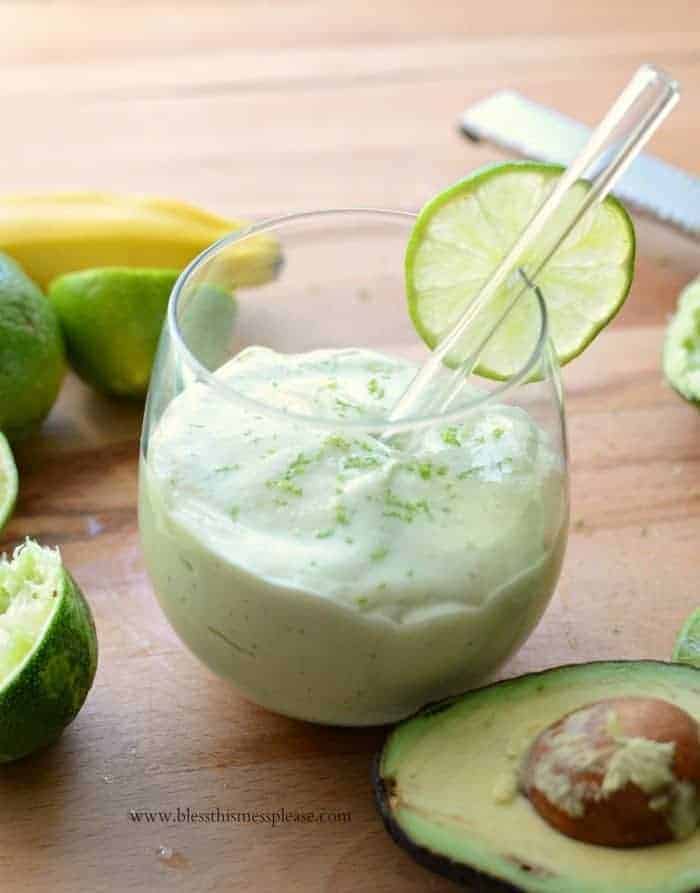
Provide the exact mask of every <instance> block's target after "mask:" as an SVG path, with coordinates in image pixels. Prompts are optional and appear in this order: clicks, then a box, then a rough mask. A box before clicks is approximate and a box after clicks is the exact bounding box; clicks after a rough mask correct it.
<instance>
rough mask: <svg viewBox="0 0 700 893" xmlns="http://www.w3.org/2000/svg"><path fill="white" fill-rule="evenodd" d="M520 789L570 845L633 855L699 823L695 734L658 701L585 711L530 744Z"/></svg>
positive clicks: (606, 703)
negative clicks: (573, 841)
mask: <svg viewBox="0 0 700 893" xmlns="http://www.w3.org/2000/svg"><path fill="white" fill-rule="evenodd" d="M520 785H521V788H522V790H523V793H524V794H525V795H526V796H527V797H528V798H529V800H530V802H531V803H532V805H533V807H534V808H535V809H536V810H537V812H538V813H539V814H540V816H541V817H542V818H543V819H544V820H545V821H546V822H548V823H549V824H550V825H551V826H552V827H554V828H556V829H557V830H558V831H560V832H561V833H562V834H565V835H567V836H568V837H572V838H574V839H576V840H580V841H583V842H585V843H590V844H598V845H601V846H608V847H639V846H649V845H654V844H660V843H665V842H668V841H671V840H674V839H681V838H684V837H687V836H689V835H690V834H692V833H693V832H694V831H695V829H696V828H697V825H698V821H699V820H700V799H699V795H700V727H699V726H698V723H697V722H696V721H695V720H694V719H693V718H692V717H691V716H690V715H689V714H688V713H686V712H685V711H684V710H681V709H680V708H679V707H676V706H675V705H673V704H671V703H669V702H668V701H664V700H661V699H657V698H644V697H621V698H612V699H608V700H601V701H597V702H595V703H593V704H587V705H586V706H584V707H581V708H579V709H577V710H575V711H573V712H571V713H568V714H567V715H565V716H564V717H563V718H561V719H559V720H558V721H557V722H554V723H552V724H551V725H550V726H548V728H546V729H545V730H544V731H543V732H542V733H541V734H540V735H539V736H538V737H537V738H536V739H535V741H534V742H533V744H532V745H531V747H530V748H529V750H528V752H527V753H526V755H525V758H524V761H523V764H522V767H521V776H520Z"/></svg>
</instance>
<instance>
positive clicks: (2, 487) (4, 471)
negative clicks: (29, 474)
mask: <svg viewBox="0 0 700 893" xmlns="http://www.w3.org/2000/svg"><path fill="white" fill-rule="evenodd" d="M17 486H18V478H17V466H16V465H15V460H14V458H13V456H12V450H11V449H10V445H9V443H8V442H7V438H6V437H5V435H4V434H2V433H0V530H2V529H3V527H4V526H5V524H7V522H8V521H9V520H10V515H11V514H12V510H13V509H14V507H15V500H16V499H17Z"/></svg>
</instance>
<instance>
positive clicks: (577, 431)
mask: <svg viewBox="0 0 700 893" xmlns="http://www.w3.org/2000/svg"><path fill="white" fill-rule="evenodd" d="M124 6H125V5H124V4H121V3H120V4H108V3H104V4H103V3H96V4H90V6H84V7H81V6H76V5H71V4H66V3H62V2H59V3H52V4H50V5H44V4H35V3H32V4H27V3H23V2H17V3H14V2H9V3H5V4H3V5H2V9H0V46H1V47H2V49H3V54H2V58H3V60H4V61H3V62H2V63H0V99H2V100H3V108H4V112H3V122H4V125H5V126H4V127H3V131H4V133H5V134H8V135H11V134H14V135H15V136H14V138H9V137H7V136H4V137H3V155H4V165H3V171H2V172H1V173H0V189H2V191H5V192H9V191H22V190H30V189H56V188H61V187H66V186H70V187H84V188H89V187H102V188H104V187H105V186H109V187H111V188H114V189H122V190H128V191H138V190H144V191H156V192H164V193H171V194H176V195H180V196H181V197H183V198H192V199H194V200H197V201H200V202H202V203H203V204H206V205H209V206H211V207H213V208H214V209H218V210H222V211H223V210H228V212H229V213H232V212H235V213H241V214H242V213H244V212H246V211H247V212H248V213H250V214H251V215H253V216H265V215H270V214H274V213H278V212H280V211H289V210H293V209H296V208H302V207H309V206H313V205H317V206H333V205H336V206H338V205H340V206H342V205H344V204H345V205H361V204H374V205H384V206H394V207H410V208H414V207H417V206H418V205H420V204H421V202H422V201H424V200H425V199H426V198H427V197H428V196H429V195H430V194H431V193H433V192H435V191H436V190H437V189H439V188H441V187H442V186H444V185H446V183H448V182H450V181H451V180H454V179H456V178H457V177H458V176H459V175H460V174H461V173H463V172H464V171H466V170H469V169H470V168H471V167H474V166H475V165H476V164H480V163H483V162H485V161H488V160H491V159H492V158H493V157H494V153H493V152H492V151H490V150H487V149H484V148H480V147H473V146H468V145H466V144H465V143H464V142H463V141H462V140H461V139H460V138H459V137H458V136H457V135H456V133H455V132H454V131H453V129H452V127H453V121H454V119H455V117H456V115H457V113H458V112H459V111H460V110H461V109H462V108H463V107H464V106H465V105H466V104H467V103H468V102H469V101H473V100H474V99H476V98H480V97H482V96H485V95H486V94H487V93H489V92H490V91H492V90H494V89H497V88H499V87H503V86H518V87H519V88H520V89H522V90H524V91H525V92H527V93H528V94H529V95H531V96H532V97H533V98H534V99H537V100H540V101H544V102H548V103H549V104H551V105H554V106H557V107H559V108H561V109H562V110H564V111H569V112H570V113H572V114H579V115H580V116H581V117H583V118H584V119H586V120H588V121H592V120H593V119H594V117H595V115H596V114H597V113H599V112H600V111H601V109H602V108H603V107H604V105H605V103H606V102H607V101H608V100H609V99H611V98H612V96H613V94H614V92H615V90H617V89H619V88H620V87H621V86H622V84H623V82H624V81H625V79H626V78H627V76H628V74H629V73H630V71H631V70H632V68H633V67H634V65H636V64H637V62H638V61H640V59H641V58H649V59H651V60H653V61H658V62H661V63H662V64H665V65H666V66H667V67H668V68H670V69H671V70H673V71H674V73H676V74H678V75H679V76H680V77H681V78H682V79H683V80H684V81H685V86H686V98H685V99H684V103H683V104H682V105H681V107H680V110H679V111H678V112H677V113H676V114H675V115H674V116H673V117H672V118H671V119H670V120H669V122H668V124H667V125H666V126H665V128H664V129H663V130H662V132H661V133H660V135H659V140H658V143H657V144H656V145H657V147H658V149H659V150H660V151H662V153H663V154H664V155H665V157H667V158H668V159H669V160H672V161H675V162H677V163H679V164H684V165H685V166H686V167H688V168H690V169H691V170H692V169H694V170H695V171H696V172H698V167H697V155H696V151H697V145H698V141H697V136H698V129H697V120H695V119H694V118H693V115H692V114H691V112H692V111H693V109H694V108H695V109H696V108H697V107H698V102H700V75H699V72H700V67H699V65H698V61H697V54H696V53H695V50H696V49H697V44H698V33H697V27H698V23H697V20H696V19H697V17H696V16H695V11H694V10H693V9H691V6H692V4H691V5H688V4H687V3H682V2H680V0H669V2H668V3H665V4H664V5H663V8H659V9H658V10H657V11H656V12H652V7H653V4H642V7H640V5H639V4H638V3H632V2H621V3H618V4H616V5H615V8H614V9H612V8H611V7H610V4H609V3H591V4H586V5H585V15H584V7H583V6H579V5H577V4H559V6H558V7H557V10H556V14H555V12H554V11H553V9H552V6H551V4H550V3H548V2H545V0H537V2H533V3H530V4H527V7H526V10H527V15H525V14H524V13H523V11H522V10H523V9H524V7H522V6H521V4H517V3H504V4H502V5H501V7H502V8H499V9H498V10H495V11H494V10H489V9H484V10H482V11H476V10H471V11H470V14H469V15H465V12H464V4H463V3H456V2H442V3H437V4H436V3H431V4H421V3H417V4H405V3H402V4H399V3H397V2H393V0H385V2H383V3H379V4H372V5H371V11H370V7H369V6H368V7H367V8H366V9H365V7H364V6H363V5H362V4H359V5H357V6H356V7H354V9H355V12H352V11H350V8H351V7H353V5H352V4H345V3H344V4H340V3H338V4H321V3H313V2H301V0H290V2H289V3H285V4H280V5H279V7H278V8H276V9H274V10H273V6H274V5H270V4H256V3H252V2H241V3H236V4H231V5H230V6H229V5H227V4H216V3H212V4H209V5H207V6H203V5H201V4H197V5H195V4H188V3H169V4H168V5H167V7H166V6H158V5H157V4H144V3H140V4H138V5H134V6H133V7H130V8H128V9H125V8H124ZM127 6H128V5H127ZM360 7H362V8H360ZM611 16H612V17H614V20H613V19H612V18H611ZM669 21H671V22H673V23H674V24H673V29H672V30H669V26H668V24H667V23H668V22H669ZM606 29H607V30H606ZM693 53H695V55H693ZM582 72H583V73H584V74H585V76H586V81H585V87H584V85H583V81H582ZM126 100H128V101H126ZM684 108H685V109H686V113H684V112H683V109H684ZM419 111H420V121H418V118H417V117H416V115H417V114H418V112H419ZM19 134H21V136H22V138H21V139H20V138H18V135H19ZM47 135H49V136H50V139H47ZM693 146H695V149H693ZM340 172H343V173H342V175H341V174H340ZM699 254H700V252H699V251H698V246H697V244H696V243H692V242H691V241H689V240H687V239H684V238H683V237H680V236H676V235H675V234H673V233H671V232H669V231H667V230H666V229H664V228H662V227H661V226H659V225H656V224H653V223H649V222H644V221H641V222H640V224H639V261H638V269H637V278H636V281H635V285H634V287H633V292H632V295H631V297H630V299H629V301H628V304H627V305H626V307H625V309H624V310H623V312H622V313H621V315H620V317H619V318H618V320H616V321H615V323H614V324H613V326H612V327H611V328H610V329H609V330H608V331H607V332H605V333H604V334H603V335H602V336H601V337H600V338H599V340H598V341H596V342H595V343H594V345H592V346H591V348H590V349H589V350H588V351H586V353H585V354H584V355H583V356H582V357H581V358H579V359H578V360H577V361H576V362H575V363H574V364H572V366H571V367H570V368H569V369H567V370H566V374H565V383H566V392H567V408H568V418H569V435H570V444H571V475H572V504H573V514H572V528H571V536H570V542H569V548H568V552H567V556H566V562H565V567H564V572H563V575H562V578H561V582H560V585H559V587H558V591H557V594H556V596H555V598H554V600H553V601H552V604H551V606H550V608H549V610H548V612H547V614H546V616H545V618H544V620H543V621H542V623H541V624H540V626H539V627H538V629H537V630H536V632H535V633H534V635H533V636H532V638H531V639H530V640H529V642H528V643H527V644H526V645H525V647H524V648H523V649H522V651H521V652H520V653H519V654H518V655H517V656H516V657H515V658H514V659H513V660H512V661H511V662H510V664H509V665H508V666H507V667H506V668H505V669H504V671H503V675H511V674H515V673H520V672H523V671H527V670H533V669H539V668H542V667H545V666H550V665H554V664H558V663H562V662H571V661H585V660H591V659H600V658H619V657H625V658H631V657H658V658H664V657H668V656H669V654H670V651H671V647H672V643H673V640H674V636H675V634H676V631H677V629H678V628H679V626H680V625H681V622H682V621H683V619H684V618H685V617H686V615H687V614H688V613H689V612H690V611H691V609H693V608H694V607H696V606H697V605H698V604H700V588H699V587H698V571H699V570H700V559H699V557H698V556H699V554H700V549H699V545H698V543H699V542H700V413H699V412H698V411H697V410H696V409H694V408H693V407H691V406H689V405H687V404H685V403H684V402H683V401H681V400H680V399H679V398H678V397H677V396H675V395H674V394H673V393H672V392H671V391H670V390H669V388H668V387H667V386H666V385H665V384H664V383H663V381H662V378H661V374H660V366H659V352H660V347H661V340H662V333H663V326H664V322H665V318H666V316H667V314H668V313H669V311H670V310H671V308H672V307H673V305H674V302H675V298H676V295H677V293H678V290H679V288H680V287H681V286H682V285H683V284H684V283H685V282H687V281H688V280H689V279H690V278H691V277H692V276H693V275H696V274H697V273H698V272H700V257H699ZM140 415H141V408H140V407H139V406H136V405H132V404H124V403H118V402H112V401H109V400H106V399H104V398H101V397H98V396H95V395H94V394H92V393H91V392H90V391H89V390H88V389H86V388H85V387H84V386H83V385H82V384H80V383H79V382H78V381H77V380H76V379H75V378H73V377H70V378H69V379H68V381H67V383H66V385H65V388H64V390H63V392H62V394H61V397H60V399H59V402H58V403H57V405H56V407H55V409H54V411H53V413H52V415H51V417H50V419H49V420H48V422H47V424H46V425H45V427H44V429H43V431H42V432H41V434H40V435H39V436H38V437H36V438H34V440H32V441H31V442H29V443H26V444H25V445H23V446H22V447H21V449H19V450H18V452H17V458H18V462H19V465H20V470H21V494H20V500H19V504H18V507H17V512H16V514H15V516H14V518H13V520H12V521H11V523H10V525H9V526H8V527H7V528H6V530H5V531H4V532H3V534H2V542H1V543H0V545H1V546H2V547H3V548H11V547H12V546H13V545H14V544H15V543H17V542H18V541H20V540H21V539H22V538H23V537H24V536H25V535H30V536H33V537H36V538H38V539H40V540H41V541H42V542H45V543H50V544H58V545H60V546H61V549H62V552H63V555H64V559H65V561H66V563H67V565H68V566H69V567H70V568H71V570H72V571H73V573H74V575H75V577H76V578H77V580H78V581H79V583H80V585H81V586H82V588H83V589H84V591H85V592H86V594H87V595H88V597H89V599H90V602H91V604H92V606H93V609H94V613H95V616H96V621H97V626H98V633H99V640H100V665H99V671H98V675H97V679H96V682H95V686H94V688H93V691H92V693H91V695H90V697H89V699H88V701H87V704H86V706H85V708H84V710H83V711H82V713H81V714H80V716H79V717H78V719H77V720H76V721H75V723H74V724H73V725H72V726H71V727H70V728H69V730H68V731H67V732H66V733H65V735H64V736H63V738H62V739H61V740H60V741H59V743H57V744H56V745H55V746H53V747H51V748H50V749H49V750H47V751H45V752H43V753H41V754H38V755H36V756H34V757H31V758H28V759H26V760H24V761H22V762H20V763H18V764H15V765H11V766H6V767H2V768H0V886H1V887H2V890H3V891H8V893H15V891H23V893H24V891H29V893H39V891H41V893H43V891H45V890H48V889H51V890H52V891H54V893H69V891H70V893H73V891H76V893H82V891H91V893H101V891H132V890H133V891H141V890H152V891H161V890H162V891H165V890H171V889H174V890H186V891H197V893H205V891H224V890H243V891H248V890H251V891H260V893H267V891H271V893H272V891H279V890H282V891H305V893H306V891H313V893H316V891H332V893H346V891H347V893H350V891H353V893H355V891H359V890H372V891H375V893H385V891H401V893H411V891H416V893H418V891H426V890H436V891H437V890H448V889H451V887H450V885H449V884H448V883H447V882H443V881H442V880H441V879H438V878H433V877H432V876H431V875H430V874H429V873H427V872H426V871H425V870H423V869H422V868H419V867H418V866H416V865H414V864H413V863H412V861H411V860H410V859H409V857H408V856H406V855H405V854H404V853H403V852H401V851H400V850H398V849H397V848H396V847H395V846H394V844H393V843H392V842H391V841H390V840H389V838H388V836H387V835H386V834H385V832H384V831H383V829H382V827H381V824H380V822H379V819H378V818H377V815H376V813H375V809H374V806H373V802H372V793H371V787H370V783H369V773H370V763H371V759H372V755H373V754H374V752H375V751H376V750H377V748H378V747H379V745H380V743H381V740H382V736H383V730H381V729H373V730H363V731H348V730H337V729H328V728H320V727H314V726H310V725H306V724H303V723H300V722H293V721H290V720H286V719H283V718H280V717H278V716H274V715H272V714H270V713H267V712H265V711H264V710H261V709H259V708H257V707H255V706H253V705H252V704H250V703H247V702H246V701H245V700H243V699H242V698H241V697H240V696H239V695H238V694H237V693H236V691H235V690H234V689H232V688H231V687H230V686H229V685H227V684H226V683H225V682H223V681H221V680H219V679H217V678H215V677H214V676H213V675H211V674H210V673H209V672H208V671H207V670H206V669H205V668H204V667H203V666H201V665H200V664H199V663H198V662H197V661H196V660H195V659H194V658H193V657H191V656H190V655H189V653H188V652H186V651H185V649H184V648H183V647H182V646H181V645H180V644H179V642H178V641H177V640H176V638H175V636H174V634H173V633H172V632H171V630H170V629H169V627H168V625H167V623H166V622H165V620H164V618H163V617H162V615H161V613H160V611H159V609H158V607H157V605H156V603H155V601H154V599H153V596H152V594H151V590H150V587H149V583H148V580H147V578H146V576H145V572H144V567H143V561H142V557H141V554H140V550H139V542H138V533H137V525H136V508H135V504H136V470H137V438H138V433H139V425H140ZM217 808H218V809H219V810H220V811H221V812H222V813H223V812H226V811H229V812H232V813H246V812H249V813H258V814H260V813H264V812H274V811H279V810H286V811H287V812H288V813H294V812H295V811H296V812H303V813H306V814H309V815H310V818H311V819H312V820H310V821H307V822H303V823H301V822H294V821H290V822H286V823H283V824H280V825H278V826H276V827H272V826H271V825H270V824H269V823H267V822H265V823H263V822H253V821H252V820H251V821H250V822H248V823H244V822H238V823H236V822H223V821H221V822H217V821H209V822H203V821H199V822H192V821H191V820H190V821H186V820H183V821H180V822H179V823H174V822H173V821H172V820H171V821H170V822H168V821H167V820H166V817H165V815H164V816H162V817H159V816H158V813H163V814H165V813H169V812H170V813H174V814H177V810H178V809H179V810H180V811H181V813H182V814H185V815H186V814H187V810H188V809H189V810H190V813H192V812H207V813H210V812H211V811H212V810H214V811H215V810H216V809H217ZM143 810H145V811H150V812H151V813H153V814H154V815H153V820H151V819H149V818H147V817H146V816H145V815H143V814H141V812H140V811H143ZM132 811H137V812H139V814H140V815H141V819H140V821H137V820H135V819H134V818H133V817H132Z"/></svg>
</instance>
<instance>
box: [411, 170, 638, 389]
mask: <svg viewBox="0 0 700 893" xmlns="http://www.w3.org/2000/svg"><path fill="white" fill-rule="evenodd" d="M562 170H563V168H561V167H560V166H558V165H549V164H539V163H536V162H530V161H526V162H508V163H506V164H496V165H493V166H491V167H487V168H482V169H480V170H478V171H475V172H474V173H473V174H471V176H469V177H467V178H466V179H465V180H462V181H461V182H459V183H456V184H455V185H454V186H452V187H450V188H449V189H447V190H446V191H445V192H443V193H441V194H440V195H438V196H437V197H436V198H434V199H433V200H432V201H430V202H429V203H428V204H427V205H426V206H425V207H424V208H423V210H422V211H421V213H420V214H419V216H418V219H417V221H416V225H415V227H414V229H413V233H412V235H411V239H410V241H409V244H408V249H407V252H406V290H407V295H408V305H409V312H410V314H411V318H412V320H413V323H414V325H415V326H416V329H417V330H418V332H419V333H420V335H421V337H422V338H423V339H424V341H425V342H426V343H427V344H428V345H429V346H430V347H434V346H435V345H436V344H437V343H438V342H439V341H440V339H441V338H442V337H443V336H444V335H445V334H446V333H447V332H448V331H449V329H450V328H451V327H452V325H453V324H454V322H455V320H456V319H457V318H458V317H459V316H460V314H461V313H462V312H463V311H464V309H465V308H466V307H467V305H468V304H469V302H470V301H471V300H472V298H473V297H474V295H475V294H476V293H477V292H478V291H479V289H480V288H481V286H482V285H483V284H484V282H485V281H486V280H487V278H488V277H489V275H490V274H491V273H492V272H493V270H494V269H495V268H496V266H497V264H498V263H499V261H500V260H501V259H502V258H503V257H504V256H505V254H506V253H507V252H508V250H509V249H510V248H511V246H512V245H513V243H514V242H515V240H516V238H517V237H518V235H519V234H520V232H521V231H522V230H523V229H524V227H525V226H526V224H527V223H528V221H529V220H530V219H531V218H532V216H533V214H534V213H535V211H536V209H537V208H538V206H539V205H540V203H541V202H542V200H543V199H544V198H545V196H546V195H547V194H548V193H549V192H550V191H551V190H552V189H553V188H554V185H555V183H556V180H557V178H558V177H559V176H561V173H562ZM589 188H590V187H589V185H588V184H587V183H585V182H584V181H581V182H579V183H578V184H576V186H575V187H573V189H572V190H570V192H569V194H568V196H567V197H566V200H565V207H564V208H563V209H562V210H561V211H560V212H559V215H557V219H555V220H553V221H552V222H551V223H550V224H549V226H553V227H556V226H557V225H559V226H561V220H562V217H561V216H560V215H564V214H567V210H566V208H567V207H568V203H569V202H575V201H579V200H580V198H581V197H582V195H583V194H585V192H586V190H588V189H589ZM557 220H558V221H559V224H558V223H557ZM550 232H551V231H550V230H549V229H545V231H544V233H542V236H541V238H540V239H539V240H538V243H537V244H536V245H535V246H534V247H533V248H532V250H531V251H530V252H529V253H528V254H527V255H525V256H524V257H523V266H524V267H525V268H526V269H527V268H528V261H530V262H534V261H535V260H536V258H538V257H541V256H542V253H543V250H544V247H545V246H546V245H548V244H550V243H551V235H548V233H550ZM634 253H635V238H634V227H633V225H632V221H631V220H630V217H629V214H628V213H627V211H626V210H625V208H624V207H623V206H622V205H621V204H620V203H619V202H618V201H617V200H616V199H614V198H608V199H606V201H605V202H603V203H602V204H601V205H598V206H597V207H596V208H594V209H592V210H591V211H589V212H588V213H587V214H586V215H585V216H584V218H583V219H582V220H581V221H580V222H579V223H578V224H577V225H576V227H575V228H574V229H573V230H572V232H571V233H570V234H569V236H568V237H567V239H566V241H565V242H564V244H563V245H562V246H561V247H560V248H559V250H558V251H557V253H556V254H555V255H554V257H553V258H552V259H551V260H550V261H549V263H548V264H547V266H546V268H545V269H544V271H543V272H542V273H541V274H540V275H539V276H538V278H537V284H538V285H539V286H540V288H541V290H542V293H543V295H544V299H545V302H546V304H547V310H548V316H549V326H550V335H551V337H552V340H553V342H554V347H555V350H556V352H557V355H558V357H559V362H560V363H562V364H563V363H567V362H568V361H569V360H571V359H573V358H574V357H575V356H577V355H578V354H579V353H581V351H582V350H583V349H584V348H585V347H586V345H588V344H589V343H590V342H591V341H592V340H593V338H594V337H595V336H596V334H597V333H598V332H599V331H600V330H601V329H602V328H603V326H605V325H606V323H608V322H609V321H610V320H611V319H612V317H613V316H614V315H615V314H616V313H617V311H618V310H619V309H620V307H621V306H622V304H623V302H624V300H625V298H626V297H627V293H628V291H629V288H630V285H631V282H632V275H633V270H634ZM521 288H522V280H521V278H520V276H519V275H518V274H517V272H516V273H515V274H514V275H513V277H512V278H511V280H510V281H508V282H507V283H505V284H504V286H503V288H502V289H501V292H500V293H499V294H497V295H496V296H495V297H494V299H493V300H492V301H491V303H490V305H489V306H488V307H487V308H485V309H484V310H483V312H482V313H480V314H479V316H478V318H477V320H476V324H475V327H474V328H473V329H472V330H471V333H470V336H469V344H468V345H464V346H463V348H461V349H460V355H459V356H453V357H452V360H453V362H457V361H459V360H460V359H461V358H462V356H461V354H466V353H467V352H468V351H467V349H468V347H470V346H472V345H473V344H476V343H478V340H477V339H478V337H479V333H480V332H485V331H486V330H487V328H488V327H489V325H490V324H492V323H493V322H495V321H496V320H497V319H498V318H499V317H500V316H501V314H502V312H503V309H504V308H505V306H507V303H508V299H509V297H510V296H511V295H512V294H513V291H514V290H518V291H519V290H520V289H521ZM540 329H541V314H540V311H539V308H538V305H537V301H536V298H535V297H534V295H525V296H524V297H523V298H522V299H521V300H520V301H519V302H518V304H517V305H516V306H515V308H514V309H513V310H512V312H511V313H510V314H509V315H508V317H507V319H506V321H505V322H504V324H503V325H502V326H501V328H500V330H499V331H498V333H497V334H496V335H495V336H494V338H493V339H491V341H490V342H489V344H488V346H487V347H486V348H485V350H484V351H483V353H482V355H481V358H480V361H479V364H478V366H477V368H476V371H477V372H478V373H479V374H481V375H484V376H487V377H489V378H498V379H502V378H508V377H510V376H511V375H513V374H514V373H516V372H517V371H518V370H520V369H521V368H522V367H523V366H524V364H525V363H526V362H527V360H528V358H529V356H530V354H531V353H532V350H533V348H534V346H535V345H536V343H537V338H538V334H539V332H540Z"/></svg>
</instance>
